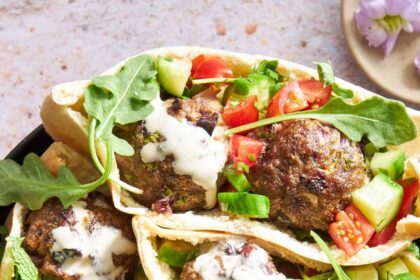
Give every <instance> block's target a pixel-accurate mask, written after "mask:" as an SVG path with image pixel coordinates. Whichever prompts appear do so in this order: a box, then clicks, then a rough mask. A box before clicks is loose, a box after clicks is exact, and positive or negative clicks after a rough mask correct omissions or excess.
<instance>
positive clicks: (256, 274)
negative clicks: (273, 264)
mask: <svg viewBox="0 0 420 280" xmlns="http://www.w3.org/2000/svg"><path fill="white" fill-rule="evenodd" d="M245 244H246V240H244V239H242V238H238V239H231V240H228V241H222V242H220V243H218V244H217V245H216V246H213V247H212V248H211V249H210V250H209V251H208V252H207V253H205V254H202V255H200V256H198V257H197V258H196V259H195V261H194V264H193V269H194V271H196V272H197V273H198V274H199V275H200V276H201V277H202V278H203V279H205V280H226V279H233V280H248V279H255V280H256V279H269V280H285V279H286V277H285V276H284V275H283V274H281V273H278V272H276V271H275V272H274V271H270V269H269V268H268V267H267V264H268V263H269V261H270V256H269V255H268V253H267V252H266V251H265V250H263V249H262V248H261V247H259V246H257V245H254V244H249V243H248V244H247V246H251V247H252V248H251V249H248V253H246V254H244V253H241V252H242V250H243V247H244V245H245Z"/></svg>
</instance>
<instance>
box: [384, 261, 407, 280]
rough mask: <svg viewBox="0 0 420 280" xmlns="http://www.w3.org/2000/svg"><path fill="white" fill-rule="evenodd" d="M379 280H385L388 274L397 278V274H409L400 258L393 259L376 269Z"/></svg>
mask: <svg viewBox="0 0 420 280" xmlns="http://www.w3.org/2000/svg"><path fill="white" fill-rule="evenodd" d="M378 272H379V279H381V280H387V279H388V273H390V274H392V275H394V276H397V275H398V274H402V273H406V272H409V271H408V268H407V266H406V265H405V264H404V262H403V261H402V260H401V258H396V259H393V260H392V261H389V262H387V263H384V264H381V265H379V267H378Z"/></svg>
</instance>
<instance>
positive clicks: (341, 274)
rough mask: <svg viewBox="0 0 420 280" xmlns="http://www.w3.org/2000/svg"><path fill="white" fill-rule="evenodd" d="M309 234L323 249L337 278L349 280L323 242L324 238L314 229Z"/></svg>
mask: <svg viewBox="0 0 420 280" xmlns="http://www.w3.org/2000/svg"><path fill="white" fill-rule="evenodd" d="M310 234H311V236H312V237H313V238H314V240H315V242H316V243H317V244H318V246H319V247H320V248H321V249H322V251H324V253H325V255H326V256H327V258H328V260H329V261H330V263H331V265H332V267H333V268H334V271H335V273H336V274H337V277H338V279H339V280H350V277H348V276H347V274H346V273H345V272H344V270H343V269H342V268H341V266H340V265H339V264H338V262H337V260H336V259H335V258H334V255H333V254H332V252H331V250H330V248H328V246H327V244H325V242H324V240H322V238H321V237H320V236H319V235H318V234H317V233H316V232H314V231H312V230H311V233H310Z"/></svg>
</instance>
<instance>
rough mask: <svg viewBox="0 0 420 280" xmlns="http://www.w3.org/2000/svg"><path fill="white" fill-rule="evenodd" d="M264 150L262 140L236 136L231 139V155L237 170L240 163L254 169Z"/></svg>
mask: <svg viewBox="0 0 420 280" xmlns="http://www.w3.org/2000/svg"><path fill="white" fill-rule="evenodd" d="M263 148H264V142H262V141H260V140H257V139H254V138H251V137H246V136H242V135H237V134H234V135H233V136H232V139H231V155H232V160H233V164H234V166H235V168H236V166H237V163H238V162H243V163H245V164H246V165H248V167H252V166H253V165H254V164H255V163H256V161H257V160H258V158H259V156H260V154H261V152H262V150H263ZM237 171H239V170H237Z"/></svg>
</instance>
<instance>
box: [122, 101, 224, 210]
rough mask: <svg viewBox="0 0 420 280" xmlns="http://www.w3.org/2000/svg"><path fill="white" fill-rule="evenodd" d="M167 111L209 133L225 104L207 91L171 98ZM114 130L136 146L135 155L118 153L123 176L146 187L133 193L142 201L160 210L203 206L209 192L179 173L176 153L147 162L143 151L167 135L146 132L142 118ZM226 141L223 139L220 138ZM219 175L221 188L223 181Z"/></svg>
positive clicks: (218, 119) (195, 208) (217, 123)
mask: <svg viewBox="0 0 420 280" xmlns="http://www.w3.org/2000/svg"><path fill="white" fill-rule="evenodd" d="M165 105H166V107H167V112H168V114H170V115H172V116H173V117H175V118H177V119H178V120H187V121H188V122H190V123H191V124H192V125H195V126H199V127H202V128H203V129H204V130H205V131H206V132H207V133H208V134H209V135H212V133H213V130H214V129H215V128H216V127H218V128H220V127H221V126H219V124H220V123H221V122H222V120H221V118H220V113H221V111H222V109H223V107H222V105H221V104H220V103H219V102H218V101H217V100H216V99H215V98H214V96H211V95H210V96H209V95H208V94H206V93H204V94H199V95H196V96H194V98H192V99H180V98H174V99H169V100H167V101H166V102H165ZM114 133H115V134H116V135H117V136H118V137H121V138H123V139H125V140H127V141H128V142H129V143H130V145H132V146H133V147H134V150H135V154H134V155H133V156H129V157H127V156H121V155H116V160H117V164H118V168H119V170H120V176H121V178H122V180H123V181H124V182H127V183H128V184H130V185H132V186H135V187H138V188H140V189H142V190H143V193H142V194H141V195H135V194H131V195H132V197H133V198H134V199H136V200H137V201H138V202H139V203H140V204H142V205H145V206H147V207H151V208H152V209H153V210H156V211H158V212H165V213H167V212H169V213H170V212H172V210H173V211H175V212H184V211H189V210H198V209H204V208H205V206H206V191H205V190H204V188H203V187H202V186H200V185H198V184H196V183H194V182H193V180H192V178H191V176H189V175H179V174H176V173H175V171H174V168H173V165H172V162H173V160H174V158H173V156H171V155H168V156H166V158H165V159H164V160H162V161H157V162H151V163H144V162H143V161H142V155H141V150H142V148H143V146H144V145H146V144H147V143H150V142H163V141H165V138H164V137H163V136H161V135H159V134H158V133H155V132H154V131H147V129H146V127H145V123H144V122H143V121H141V122H138V123H135V124H130V125H125V126H118V127H117V128H116V129H115V130H114ZM221 141H223V140H221ZM223 180H224V179H223V176H219V180H218V184H217V185H218V187H219V186H221V185H222V184H223Z"/></svg>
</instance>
